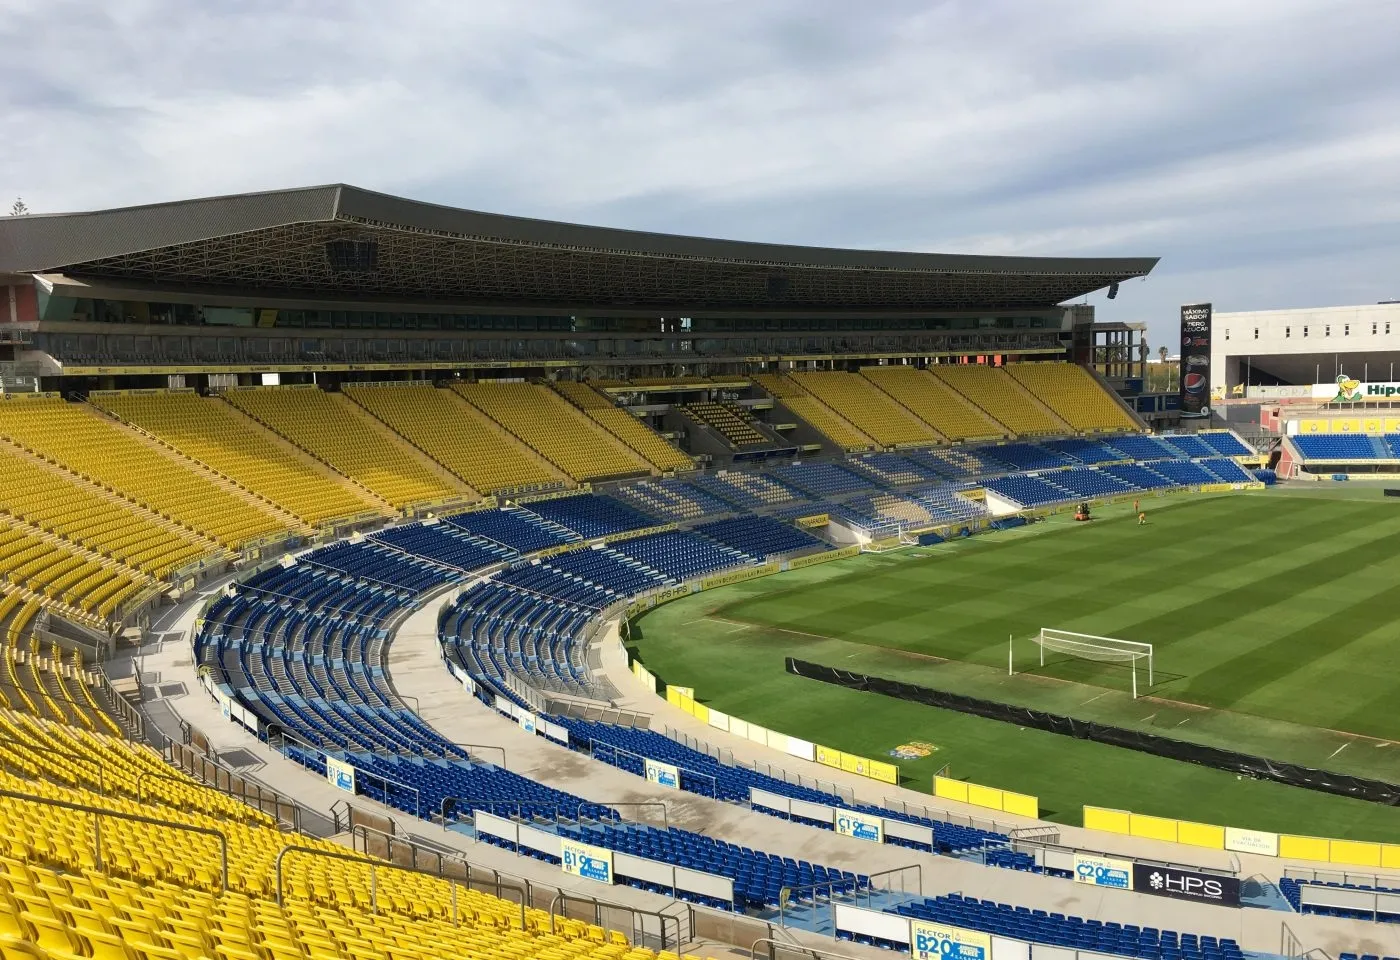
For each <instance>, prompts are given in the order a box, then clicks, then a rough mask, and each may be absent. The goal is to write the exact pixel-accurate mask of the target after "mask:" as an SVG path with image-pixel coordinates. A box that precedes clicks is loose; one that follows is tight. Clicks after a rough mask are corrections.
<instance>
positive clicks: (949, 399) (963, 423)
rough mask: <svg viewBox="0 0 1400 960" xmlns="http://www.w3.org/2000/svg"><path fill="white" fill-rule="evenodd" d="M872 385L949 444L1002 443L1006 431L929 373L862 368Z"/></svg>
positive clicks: (902, 368) (910, 370)
mask: <svg viewBox="0 0 1400 960" xmlns="http://www.w3.org/2000/svg"><path fill="white" fill-rule="evenodd" d="M860 372H861V374H862V375H863V376H864V377H866V378H867V379H868V380H869V381H870V382H871V383H873V384H875V386H877V387H879V388H880V389H881V390H883V391H884V392H885V393H888V394H889V395H890V396H891V397H893V398H894V399H895V400H897V401H899V402H900V403H902V404H904V406H906V407H908V408H909V409H910V410H911V411H913V413H914V415H915V416H917V417H918V418H919V419H921V420H923V421H924V422H925V423H927V424H928V425H929V426H930V427H933V429H935V430H937V431H938V432H939V433H941V434H942V435H943V436H945V437H947V438H948V439H949V440H987V439H1001V438H1003V437H1005V436H1006V435H1007V429H1006V428H1005V427H1003V426H1002V425H1001V424H999V423H997V422H996V421H995V420H993V419H992V418H990V417H988V416H987V415H986V414H984V413H982V412H981V411H980V410H978V409H977V408H975V407H973V406H972V405H971V404H969V403H968V402H967V401H966V400H964V399H963V398H962V397H960V396H959V395H958V394H957V393H955V392H954V391H953V390H952V389H951V388H949V387H948V385H947V384H945V383H944V382H943V381H942V380H939V379H938V378H937V377H935V376H934V375H933V374H931V373H929V372H928V371H927V370H919V369H916V368H915V367H908V366H902V365H901V366H887V367H862V368H861V371H860Z"/></svg>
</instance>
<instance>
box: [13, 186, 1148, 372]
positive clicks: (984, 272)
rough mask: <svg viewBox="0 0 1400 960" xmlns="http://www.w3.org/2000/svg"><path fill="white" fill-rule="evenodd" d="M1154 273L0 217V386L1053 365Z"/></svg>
mask: <svg viewBox="0 0 1400 960" xmlns="http://www.w3.org/2000/svg"><path fill="white" fill-rule="evenodd" d="M1155 263H1156V260H1155V259H1153V258H1033V257H984V256H958V255H944V254H926V253H891V252H877V251H863V250H844V249H821V248H811V247H796V246H782V245H775V244H763V243H748V242H738V241H725V240H711V239H702V238H694V237H681V236H671V235H664V234H655V233H643V232H636V231H627V230H616V229H608V228H601V227H588V226H577V225H572V224H564V223H553V222H547V221H539V220H529V219H523V218H518V217H509V216H500V215H495V214H486V213H478V212H474V211H469V210H457V209H451V208H447V207H441V206H435V205H432V204H426V203H420V202H416V201H411V200H404V199H400V198H396V197H391V196H386V195H383V194H379V193H373V192H370V191H365V190H361V189H358V188H355V187H350V186H345V185H331V186H322V187H311V188H305V189H294V190H284V191H277V192H270V193H257V194H243V195H236V196H226V197H218V198H211V199H201V200H188V201H181V202H175V203H166V204H156V205H151V206H142V207H131V208H124V209H117V210H105V211H97V212H92V213H74V214H62V215H47V216H39V215H31V216H24V217H14V218H9V219H5V220H0V283H4V284H5V286H6V291H5V299H6V300H7V301H8V315H7V316H4V315H3V314H0V319H7V320H8V323H0V328H3V329H5V330H6V332H7V333H6V344H7V347H8V352H9V356H8V357H6V358H5V360H6V361H8V363H10V364H12V366H11V368H10V370H9V371H8V372H9V374H10V375H11V376H19V377H30V378H33V377H40V378H47V377H102V378H118V379H115V380H103V381H101V382H102V383H103V384H104V385H107V386H131V385H137V384H138V383H143V384H144V385H157V383H158V381H157V380H147V381H137V380H132V379H129V378H132V377H143V376H145V377H159V376H162V375H167V374H172V373H174V374H198V373H199V372H201V371H207V372H209V373H242V374H255V373H259V372H285V373H296V372H312V371H316V372H332V371H346V372H351V371H366V370H376V371H386V370H451V369H462V370H489V369H498V368H510V369H522V368H523V369H535V370H542V369H544V368H551V367H568V366H577V367H584V368H589V370H590V371H593V372H602V371H605V370H608V369H612V370H617V369H618V368H627V369H633V370H635V369H639V368H643V367H652V368H654V370H655V371H656V372H662V371H663V370H666V369H678V368H680V369H684V370H686V371H690V370H692V369H695V368H696V367H697V366H699V367H702V368H704V369H705V370H706V371H708V372H736V371H739V370H742V369H747V368H749V367H750V366H752V365H754V364H762V363H778V362H783V361H799V360H812V361H817V362H819V363H839V362H843V361H852V362H859V361H865V360H874V359H879V358H888V357H899V356H903V357H914V356H917V357H923V358H928V359H929V360H939V359H943V360H947V359H950V358H960V357H967V356H984V357H992V356H996V357H1026V358H1063V357H1065V356H1067V355H1068V352H1069V350H1070V349H1071V347H1072V346H1073V345H1074V339H1075V334H1074V332H1073V331H1074V329H1075V326H1076V324H1075V321H1074V319H1073V318H1072V316H1071V314H1070V313H1069V312H1067V310H1066V309H1065V308H1063V307H1060V306H1059V304H1062V303H1064V302H1065V301H1068V300H1071V299H1074V298H1078V297H1082V296H1083V295H1084V294H1087V293H1090V292H1092V291H1095V290H1099V289H1102V288H1104V287H1107V286H1112V285H1116V284H1118V283H1121V282H1123V281H1125V280H1128V279H1131V278H1133V277H1143V276H1145V275H1146V274H1147V273H1148V272H1150V271H1151V269H1152V268H1153V266H1154V265H1155ZM1079 317H1080V324H1079V325H1080V326H1084V322H1083V321H1084V316H1083V312H1082V311H1081V312H1080V314H1079ZM1087 346H1088V341H1087V332H1085V333H1082V334H1081V340H1080V343H1079V347H1080V348H1081V350H1084V349H1087Z"/></svg>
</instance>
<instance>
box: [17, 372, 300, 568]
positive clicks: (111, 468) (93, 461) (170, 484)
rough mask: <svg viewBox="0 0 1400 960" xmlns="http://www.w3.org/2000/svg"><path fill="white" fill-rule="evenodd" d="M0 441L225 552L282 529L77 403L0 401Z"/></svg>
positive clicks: (200, 475) (48, 399)
mask: <svg viewBox="0 0 1400 960" xmlns="http://www.w3.org/2000/svg"><path fill="white" fill-rule="evenodd" d="M0 436H4V437H6V438H8V439H10V440H11V441H13V442H15V443H17V444H19V445H20V446H22V447H25V448H27V449H29V450H32V451H34V452H35V453H38V454H40V455H41V456H43V457H46V458H47V459H49V460H52V461H54V462H56V463H58V464H60V465H62V466H63V467H66V468H67V469H69V470H71V471H73V472H74V473H77V474H79V475H80V476H84V477H87V478H88V479H90V480H92V481H94V482H96V483H99V484H101V485H102V486H104V487H107V488H109V489H111V490H114V491H116V492H118V493H120V494H122V495H123V496H125V497H128V498H129V499H131V500H134V501H136V502H137V503H139V504H141V505H143V506H145V507H148V508H149V509H151V510H154V511H155V512H156V513H158V514H160V515H161V516H164V517H167V518H169V519H171V520H174V521H176V522H177V523H181V524H183V525H185V526H186V527H189V528H190V529H192V530H195V531H198V532H200V533H204V534H206V535H208V536H210V537H212V538H213V539H215V540H217V541H219V543H221V544H223V545H224V546H227V547H235V548H236V547H239V546H241V545H242V544H244V543H247V542H248V541H250V540H256V539H259V538H262V537H267V536H271V535H275V534H280V533H283V532H285V531H286V529H287V528H286V527H285V526H284V525H283V524H282V523H281V522H280V521H278V520H277V518H276V517H275V516H273V514H271V513H269V512H266V511H263V510H260V509H259V508H257V507H255V506H253V505H252V504H250V503H248V502H246V501H244V500H243V499H241V498H240V497H238V496H236V495H234V494H233V493H232V492H231V491H229V490H226V489H224V488H223V487H222V486H220V485H219V484H218V483H217V482H216V481H214V480H213V479H212V478H210V477H208V476H207V475H206V474H204V473H202V472H200V471H199V470H198V468H196V467H194V466H192V465H187V464H186V463H184V462H181V461H180V460H179V459H177V458H176V457H175V456H174V455H173V454H170V455H167V454H165V453H164V452H162V451H160V450H157V449H155V448H154V447H152V446H150V445H149V444H147V443H146V442H144V441H142V440H141V439H140V438H138V437H136V436H133V435H132V434H131V433H129V432H128V431H127V430H126V429H125V428H124V427H122V426H121V425H119V424H116V423H113V422H111V421H110V420H106V419H104V418H103V417H102V416H101V415H100V414H98V413H97V412H96V411H94V410H92V409H89V408H87V407H86V406H85V405H83V404H78V403H67V402H65V401H64V400H62V399H61V398H58V397H42V398H35V399H16V400H8V401H0Z"/></svg>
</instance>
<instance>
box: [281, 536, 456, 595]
mask: <svg viewBox="0 0 1400 960" xmlns="http://www.w3.org/2000/svg"><path fill="white" fill-rule="evenodd" d="M300 562H301V563H303V564H308V565H310V566H315V567H319V568H321V569H323V570H328V571H331V572H333V573H339V574H341V575H343V576H345V577H348V578H350V579H352V580H364V581H367V582H368V583H372V584H374V585H376V586H381V587H393V588H397V589H400V590H403V591H406V592H407V593H409V594H415V593H423V592H424V591H426V590H431V589H432V588H433V587H436V586H439V585H441V584H443V583H446V582H448V581H453V580H460V579H461V573H460V571H451V570H448V569H446V568H444V567H442V566H439V565H438V564H435V563H432V562H430V561H428V560H423V559H419V558H415V557H409V556H406V555H405V554H403V553H400V552H398V551H396V550H390V549H388V548H386V547H382V546H380V545H378V544H375V543H372V542H371V543H369V544H354V543H350V542H348V541H341V542H340V543H336V544H332V545H331V546H329V547H321V548H320V549H318V550H312V551H311V552H310V553H308V554H305V555H304V556H302V558H301V561H300Z"/></svg>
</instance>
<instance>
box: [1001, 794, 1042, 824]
mask: <svg viewBox="0 0 1400 960" xmlns="http://www.w3.org/2000/svg"><path fill="white" fill-rule="evenodd" d="M1001 808H1002V809H1003V810H1005V811H1006V812H1007V813H1014V814H1016V816H1018V817H1030V818H1031V819H1032V820H1039V819H1040V798H1039V797H1032V796H1030V795H1028V794H1024V793H1012V792H1011V791H1010V790H1003V791H1002V792H1001Z"/></svg>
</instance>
